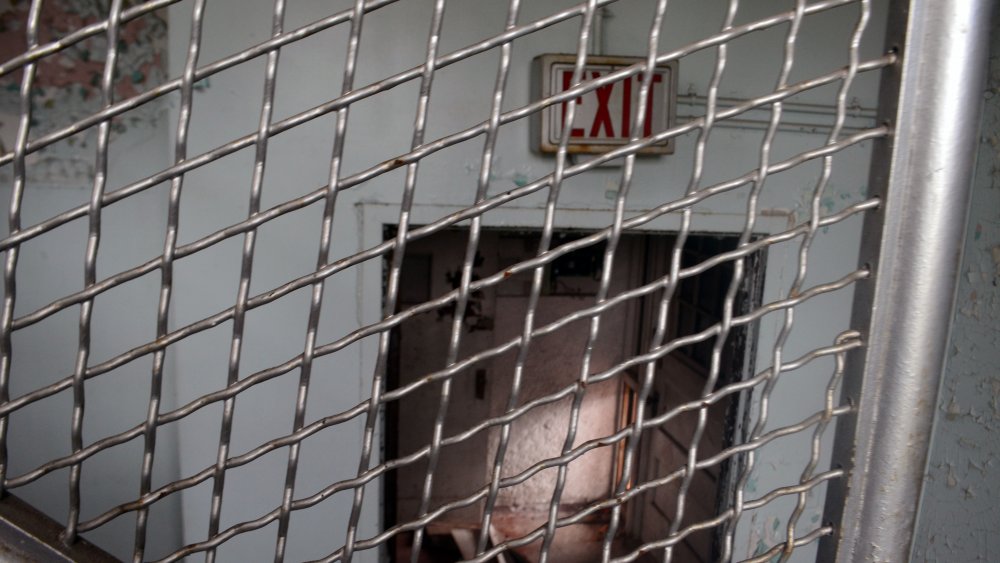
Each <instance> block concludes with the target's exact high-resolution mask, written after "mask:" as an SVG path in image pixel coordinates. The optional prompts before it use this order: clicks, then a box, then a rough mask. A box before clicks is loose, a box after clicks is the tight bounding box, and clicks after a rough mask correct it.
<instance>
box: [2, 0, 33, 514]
mask: <svg viewBox="0 0 1000 563" xmlns="http://www.w3.org/2000/svg"><path fill="white" fill-rule="evenodd" d="M41 12H42V0H36V1H35V2H32V3H31V8H29V10H28V21H27V22H26V24H25V30H24V34H25V38H26V39H27V42H28V51H31V50H32V49H34V48H35V47H37V46H38V19H39V17H40V15H41ZM35 68H36V65H35V63H34V62H31V63H28V64H27V65H25V67H24V71H23V74H22V75H21V92H20V97H21V108H20V109H21V116H20V119H18V123H17V137H16V138H15V140H14V185H13V186H11V190H10V206H9V207H8V208H7V227H8V232H9V233H10V234H14V233H16V232H17V231H19V230H21V200H22V199H23V198H24V186H25V183H26V181H27V176H28V172H27V167H26V163H25V157H26V156H27V146H28V131H29V129H30V128H31V88H32V84H33V83H34V81H35ZM20 250H21V249H20V246H19V245H15V246H13V247H11V249H10V250H8V251H7V256H5V257H4V261H3V266H4V268H3V288H4V293H3V313H2V314H0V403H6V402H7V401H9V400H10V367H11V362H12V361H13V358H12V356H13V343H12V342H11V334H12V333H13V332H14V300H15V297H16V296H17V259H18V256H19V255H20ZM8 416H9V415H4V416H2V417H0V494H3V493H5V492H6V489H7V483H6V481H7V468H8V459H7V430H8V422H9V418H8Z"/></svg>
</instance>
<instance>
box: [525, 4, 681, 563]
mask: <svg viewBox="0 0 1000 563" xmlns="http://www.w3.org/2000/svg"><path fill="white" fill-rule="evenodd" d="M666 11H667V0H660V1H659V2H657V3H656V9H655V10H654V12H653V19H652V22H651V24H650V27H649V40H648V42H647V43H646V45H647V47H646V69H645V70H644V71H643V73H642V82H641V83H640V86H639V97H638V100H637V101H638V108H637V109H636V112H635V117H634V118H633V119H632V136H631V140H632V141H638V140H639V139H641V138H642V131H644V130H645V128H644V125H645V123H646V119H647V118H648V119H650V120H652V119H653V117H652V116H647V115H646V101H647V100H648V99H649V90H650V87H651V85H652V83H653V76H654V75H655V74H656V55H657V54H658V53H659V45H660V28H661V27H662V26H663V16H664V14H665V13H666ZM605 17H607V8H601V9H600V10H598V12H597V17H596V18H595V20H594V37H595V39H594V43H595V44H596V45H597V48H598V53H603V51H604V48H603V43H604V38H603V20H604V18H605ZM626 80H632V78H631V77H629V78H626ZM570 123H571V122H570ZM634 172H635V154H630V155H628V156H627V157H625V166H624V167H623V168H622V174H621V179H620V180H619V181H618V189H617V193H616V195H615V208H614V212H613V213H614V215H613V220H612V224H611V233H610V234H609V235H608V243H607V246H606V247H605V249H604V265H603V267H602V268H601V281H600V286H599V287H598V289H597V296H596V299H595V301H596V303H597V304H598V305H600V304H601V303H604V302H605V301H607V298H608V292H609V290H610V287H611V276H612V274H613V268H614V262H615V252H616V251H617V250H618V243H619V242H620V240H621V235H622V230H623V228H622V224H623V222H624V221H625V203H626V201H627V200H628V193H629V189H630V188H631V186H632V177H633V174H634ZM600 328H601V315H600V314H597V315H594V316H593V317H591V319H590V330H589V332H588V333H587V343H586V344H585V345H584V348H583V358H582V361H581V362H580V375H579V378H578V379H577V386H576V389H574V390H573V403H572V405H571V406H570V413H569V424H568V426H567V429H566V437H565V439H564V440H563V447H562V455H564V456H565V455H567V454H569V452H570V451H571V450H572V449H573V445H574V444H575V443H576V433H577V427H578V425H579V420H580V410H581V408H582V407H583V399H584V397H585V396H586V392H587V378H588V377H589V376H590V365H591V358H592V356H593V353H594V344H595V343H596V342H597V338H598V335H599V333H600ZM568 472H569V464H568V463H567V464H561V465H560V466H559V470H558V473H557V475H556V484H555V488H554V489H553V491H552V497H551V499H550V500H549V518H548V522H547V523H546V526H545V536H544V537H543V538H542V545H541V548H540V549H539V553H538V557H539V563H548V560H549V551H550V550H551V548H552V542H553V540H555V536H556V522H557V520H558V519H559V505H560V502H561V501H562V495H563V490H564V489H565V487H566V476H567V473H568ZM612 486H614V483H613V477H612Z"/></svg>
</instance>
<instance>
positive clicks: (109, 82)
mask: <svg viewBox="0 0 1000 563" xmlns="http://www.w3.org/2000/svg"><path fill="white" fill-rule="evenodd" d="M121 11H122V0H113V1H112V2H111V6H110V11H109V13H108V32H107V40H106V41H107V49H108V52H107V58H106V59H105V62H104V72H103V73H102V75H101V107H102V108H108V107H110V106H111V104H112V103H113V102H114V80H115V65H116V64H117V62H118V29H119V27H120V24H121ZM110 139H111V120H110V119H108V120H106V121H102V122H101V124H100V125H99V126H98V128H97V156H96V157H95V159H94V170H95V173H94V183H93V187H92V188H91V192H90V203H89V205H88V208H87V220H88V233H87V249H86V251H85V253H84V259H83V283H84V285H85V286H86V287H88V288H89V287H91V286H93V285H94V284H95V283H97V251H98V249H99V248H100V246H101V200H102V199H103V198H104V190H105V188H107V182H108V145H109V144H110ZM93 312H94V299H93V298H90V299H88V300H86V301H84V302H83V303H81V304H80V342H79V346H78V347H77V353H76V366H75V368H74V371H73V414H72V421H71V430H70V434H71V436H70V442H71V444H72V447H73V452H74V453H76V452H79V451H80V450H82V449H83V412H84V407H85V402H86V401H85V394H84V379H85V377H86V374H87V363H88V361H89V360H90V336H91V320H92V317H93ZM82 469H83V463H82V462H80V463H75V464H73V465H72V466H71V467H70V470H69V518H68V522H67V524H66V533H65V535H64V538H63V539H64V540H65V541H66V542H72V541H75V540H76V533H77V529H76V528H77V526H78V525H79V523H80V478H81V472H82Z"/></svg>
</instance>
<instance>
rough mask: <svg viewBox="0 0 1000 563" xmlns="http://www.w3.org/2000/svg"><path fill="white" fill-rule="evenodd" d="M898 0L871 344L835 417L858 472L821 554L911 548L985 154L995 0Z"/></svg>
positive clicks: (870, 255) (864, 296)
mask: <svg viewBox="0 0 1000 563" xmlns="http://www.w3.org/2000/svg"><path fill="white" fill-rule="evenodd" d="M895 7H896V8H897V10H896V11H894V13H896V14H898V16H899V20H897V21H895V22H893V23H892V24H891V27H892V29H890V37H889V40H890V41H892V43H890V46H891V47H895V48H897V49H898V48H899V47H900V46H901V45H902V44H903V43H902V41H901V40H902V38H904V37H905V50H902V58H901V62H900V63H897V65H895V66H896V68H895V69H894V71H890V72H889V73H887V75H886V77H885V79H884V80H883V91H882V96H883V101H885V100H888V104H889V107H888V108H886V109H887V110H888V109H890V108H891V109H893V112H892V114H891V115H888V114H887V115H886V116H887V117H890V118H891V119H892V120H893V122H894V124H895V130H896V134H895V136H894V145H891V146H890V145H884V146H882V147H880V148H879V150H880V151H881V153H880V152H878V151H877V152H876V154H875V155H874V158H873V163H874V165H875V167H876V168H873V172H872V177H873V180H877V182H876V181H873V182H872V186H873V188H875V189H882V190H884V193H883V194H881V197H882V198H883V201H884V205H883V206H882V208H881V209H880V210H879V212H877V213H872V214H869V215H868V216H867V218H866V224H865V231H864V235H863V237H864V238H863V245H862V255H861V259H862V263H865V262H867V263H869V264H871V265H872V267H873V269H874V271H875V276H874V280H875V281H874V283H873V284H871V283H866V284H860V286H859V288H858V292H859V295H858V299H857V300H856V302H855V310H854V315H855V320H854V323H855V325H856V326H863V327H866V329H867V331H868V334H867V338H866V340H867V341H868V350H867V354H866V357H864V358H854V360H853V362H852V363H853V365H852V366H851V369H850V372H849V373H848V374H847V380H845V385H844V393H845V398H846V399H848V400H850V401H851V402H853V403H854V404H855V405H856V411H855V413H854V415H853V416H852V417H848V418H846V419H844V420H841V421H840V423H839V424H838V433H837V443H836V444H835V456H836V457H835V458H834V459H840V460H844V462H845V463H847V464H848V469H849V477H848V479H847V482H846V484H844V485H837V484H834V485H832V486H831V487H830V489H829V490H828V502H827V509H826V510H827V513H826V519H827V520H826V521H827V522H839V523H840V526H839V529H838V533H837V535H836V537H834V538H833V539H828V540H825V541H824V542H823V544H822V546H821V552H820V556H821V557H822V558H824V559H825V560H833V559H834V558H836V560H837V561H906V560H908V559H909V554H910V549H911V543H912V536H913V528H914V524H915V520H916V512H917V508H918V505H919V498H920V490H921V485H922V483H923V475H924V469H925V464H926V460H927V451H928V445H929V439H930V432H931V424H932V420H933V414H934V408H935V405H936V399H937V393H938V386H939V383H940V379H941V370H942V366H943V363H944V359H945V350H946V345H947V337H948V330H949V326H950V321H951V314H952V307H953V303H954V297H955V290H956V286H957V272H958V268H959V265H960V263H961V248H962V237H963V234H964V232H965V220H966V215H967V208H968V200H969V194H970V181H971V175H972V170H973V164H974V162H973V160H974V155H975V154H976V151H975V146H976V138H977V131H978V124H979V113H980V108H981V96H980V92H981V91H982V84H983V81H984V78H985V70H986V57H987V47H988V38H989V22H990V10H991V9H992V2H990V1H989V0H968V1H966V2H937V1H934V0H911V1H910V2H909V7H908V8H907V7H906V6H904V5H903V2H902V1H900V2H896V3H895ZM904 23H905V28H904ZM896 80H898V84H899V95H898V100H896V103H895V104H894V103H893V101H892V100H891V99H890V98H887V96H888V97H891V96H893V95H894V94H895V92H894V91H893V89H892V88H886V86H887V85H891V83H892V82H893V81H896ZM880 157H881V158H880ZM882 163H885V164H882ZM879 166H884V167H885V168H884V169H882V170H879V169H878V168H877V167H879ZM880 223H881V224H880ZM834 483H836V482H834ZM845 486H846V490H845V488H844V487H845ZM845 494H846V497H845Z"/></svg>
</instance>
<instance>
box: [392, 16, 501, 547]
mask: <svg viewBox="0 0 1000 563" xmlns="http://www.w3.org/2000/svg"><path fill="white" fill-rule="evenodd" d="M520 9H521V1H520V0H510V4H509V5H508V8H507V22H506V25H505V26H504V29H505V30H511V29H513V28H514V27H515V26H516V25H517V16H518V13H519V12H520ZM512 49H513V45H512V44H511V43H504V44H503V45H502V46H501V47H500V64H499V67H498V68H497V76H496V80H495V81H494V85H493V95H492V103H491V105H490V117H489V128H488V129H487V131H486V139H485V141H484V142H483V153H482V157H481V159H480V165H479V180H478V182H477V185H476V200H475V205H479V204H480V203H482V201H483V200H484V199H486V195H487V193H489V188H490V177H491V175H492V173H493V157H494V150H495V149H496V142H497V137H498V135H499V132H500V113H501V111H502V110H503V101H504V90H505V89H506V87H507V75H508V72H509V71H510V60H511V51H512ZM481 227H482V216H481V215H477V216H475V217H473V218H472V222H471V224H470V225H469V237H468V241H467V243H466V246H465V258H464V260H463V261H462V278H461V280H460V283H459V288H458V289H459V294H458V298H457V300H456V301H455V317H454V319H453V320H452V327H451V337H450V339H449V341H448V353H447V357H446V359H445V364H446V366H447V367H449V368H450V367H453V366H454V365H455V363H456V362H457V361H458V353H459V348H460V347H461V342H462V330H463V329H464V328H465V311H466V308H467V306H468V301H469V295H470V293H471V291H470V289H469V284H471V283H472V269H473V265H474V263H475V259H476V254H477V253H478V252H479V237H480V233H481ZM450 398H451V378H448V379H445V380H444V381H442V382H441V398H440V400H439V402H438V411H437V415H436V416H435V418H434V428H433V430H432V435H431V444H430V453H429V454H428V455H427V470H426V472H425V474H424V484H423V488H422V489H421V492H420V506H419V508H418V510H417V518H418V519H419V518H423V517H424V516H426V515H427V511H428V510H429V509H430V502H431V494H432V492H433V488H434V473H435V471H436V470H437V464H438V459H439V457H440V453H441V439H442V435H443V433H444V423H445V418H446V417H447V416H448V404H449V401H450ZM390 431H391V430H390ZM390 502H391V501H390ZM423 536H424V527H423V526H421V527H419V528H417V529H416V530H415V531H414V533H413V546H412V551H411V554H410V561H411V562H412V563H417V561H418V560H419V559H420V554H421V549H422V547H421V546H422V544H423Z"/></svg>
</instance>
